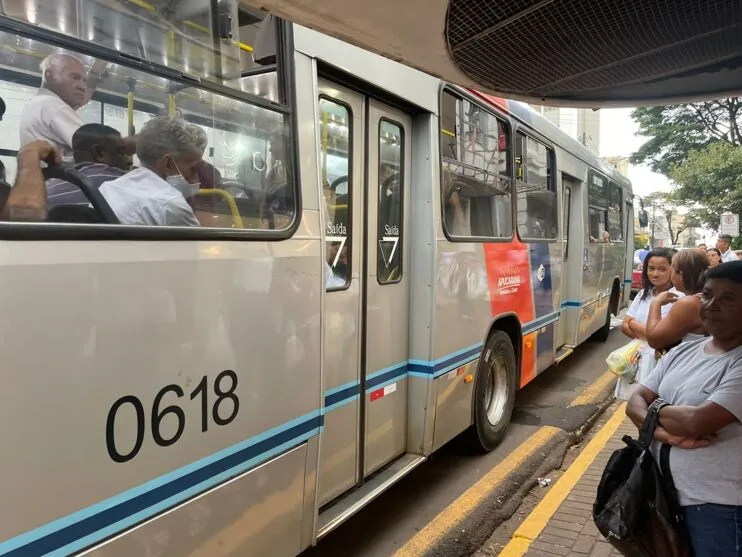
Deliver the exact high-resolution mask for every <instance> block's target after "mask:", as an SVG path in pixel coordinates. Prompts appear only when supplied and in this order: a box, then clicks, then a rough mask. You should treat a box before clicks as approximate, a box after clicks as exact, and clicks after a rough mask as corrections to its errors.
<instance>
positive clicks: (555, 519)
mask: <svg viewBox="0 0 742 557" xmlns="http://www.w3.org/2000/svg"><path fill="white" fill-rule="evenodd" d="M627 434H628V435H632V436H636V428H635V427H634V426H633V424H632V423H631V422H630V421H629V420H628V419H627V418H626V417H625V405H623V404H622V405H621V406H619V407H618V409H617V410H616V411H615V412H614V413H613V415H612V416H610V418H609V419H608V421H607V422H606V423H605V425H604V426H603V427H602V428H601V429H600V430H599V431H598V432H597V433H596V434H595V436H594V437H593V438H592V439H591V440H590V442H589V443H588V444H587V445H586V446H585V447H584V448H583V449H582V451H581V452H580V454H579V455H578V456H577V458H576V459H575V460H574V462H573V463H572V464H571V465H570V467H569V468H568V469H567V471H566V472H565V473H564V474H563V475H562V476H561V477H560V478H559V480H558V481H557V482H556V483H555V484H554V485H553V486H552V487H551V489H550V491H549V493H547V494H546V496H545V497H544V498H543V499H542V500H541V502H540V503H539V504H538V505H537V506H536V508H534V509H533V511H532V512H531V514H530V515H528V517H527V518H526V519H525V520H524V521H523V523H522V524H521V525H520V526H519V527H518V529H517V530H516V531H515V533H514V534H513V537H512V538H511V540H510V542H509V543H508V544H507V545H506V546H505V547H504V548H503V550H502V551H501V552H500V554H499V557H521V556H523V555H525V556H526V557H554V556H555V555H560V556H565V557H610V556H614V555H617V556H620V555H621V554H620V553H619V552H618V551H616V550H614V549H613V548H612V547H611V546H610V545H609V544H608V542H606V541H605V540H604V539H603V537H602V536H601V535H600V534H599V533H598V530H597V528H596V527H595V524H594V523H593V519H592V508H593V502H594V501H595V492H596V490H597V489H598V483H600V477H601V475H602V473H603V469H604V468H605V465H606V464H607V462H608V458H609V457H610V455H611V453H613V451H615V450H616V449H620V448H621V447H624V446H625V445H624V443H623V442H622V441H621V437H623V436H624V435H627Z"/></svg>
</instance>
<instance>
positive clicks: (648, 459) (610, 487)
mask: <svg viewBox="0 0 742 557" xmlns="http://www.w3.org/2000/svg"><path fill="white" fill-rule="evenodd" d="M666 405H667V403H666V402H664V401H663V400H661V399H657V400H655V401H654V402H653V403H652V405H651V406H650V407H649V410H648V411H647V417H646V418H645V420H644V426H643V427H642V431H641V434H640V435H639V440H638V441H636V440H634V439H632V438H631V437H629V436H628V435H625V436H624V437H623V442H624V443H626V447H624V448H623V449H619V450H617V451H615V452H614V453H613V454H612V455H611V458H610V459H609V460H608V464H607V465H606V467H605V470H604V471H603V476H602V477H601V479H600V485H599V486H598V493H597V497H596V500H595V504H594V505H593V519H594V520H595V525H596V526H597V527H598V530H599V531H600V533H601V534H602V535H603V536H604V537H605V538H606V540H608V542H609V543H610V544H611V545H612V546H613V547H615V548H616V549H618V550H619V551H620V552H621V553H622V554H623V555H630V556H632V557H689V556H690V555H691V554H692V552H691V546H690V541H689V539H688V533H687V531H686V528H685V522H684V520H683V514H682V511H681V509H680V505H679V504H678V498H677V492H676V490H675V484H674V483H673V481H672V475H671V473H670V446H669V445H663V446H662V447H661V449H660V466H658V465H657V462H656V461H655V458H654V456H653V455H652V453H651V452H650V449H649V446H650V444H651V442H652V437H653V436H654V430H655V428H656V427H657V420H658V414H659V411H660V409H661V408H662V407H663V406H666ZM660 467H661V470H662V471H660Z"/></svg>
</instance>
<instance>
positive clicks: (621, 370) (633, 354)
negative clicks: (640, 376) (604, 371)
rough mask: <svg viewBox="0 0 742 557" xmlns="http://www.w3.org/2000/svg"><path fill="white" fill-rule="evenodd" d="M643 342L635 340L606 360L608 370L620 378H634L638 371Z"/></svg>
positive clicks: (609, 355)
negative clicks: (626, 376)
mask: <svg viewBox="0 0 742 557" xmlns="http://www.w3.org/2000/svg"><path fill="white" fill-rule="evenodd" d="M641 347H642V341H641V340H638V339H635V340H632V341H631V342H630V343H628V344H626V345H624V346H622V347H621V348H617V349H616V350H614V351H613V352H611V353H610V354H608V357H607V358H606V359H605V361H606V363H607V364H608V369H610V370H611V371H612V372H613V373H615V374H616V375H619V376H624V375H630V376H631V379H633V378H634V376H635V375H636V372H637V370H638V364H639V359H640V350H641Z"/></svg>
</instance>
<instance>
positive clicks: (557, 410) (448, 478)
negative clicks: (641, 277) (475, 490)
mask: <svg viewBox="0 0 742 557" xmlns="http://www.w3.org/2000/svg"><path fill="white" fill-rule="evenodd" d="M617 322H618V321H617V319H614V325H615V324H616V323H617ZM624 342H626V339H625V338H624V337H623V336H622V335H621V334H620V332H618V331H617V330H616V329H615V328H614V330H613V331H612V332H611V335H610V337H609V339H608V341H607V342H606V343H598V342H587V343H585V344H584V345H582V346H580V347H579V348H578V349H577V350H575V353H574V354H572V355H571V356H570V357H568V358H567V359H566V360H564V361H563V362H562V363H561V364H560V365H559V366H557V367H554V368H551V369H548V370H546V371H545V372H544V373H542V374H541V375H539V376H538V377H537V378H536V379H535V380H534V381H533V382H532V383H531V384H529V385H528V386H526V387H525V388H524V389H523V390H521V391H520V392H519V393H518V396H517V398H516V409H515V412H514V415H513V421H512V423H511V425H510V428H509V431H508V435H507V436H506V438H505V439H504V441H503V442H502V444H501V445H500V446H499V447H498V448H497V449H495V450H494V451H492V452H491V453H489V454H487V455H484V456H481V455H472V454H470V453H467V452H466V450H465V449H463V448H462V447H461V445H460V444H459V443H457V440H454V441H452V442H451V443H449V444H448V445H446V446H444V447H443V448H442V449H441V450H439V451H438V452H437V453H435V454H434V455H433V456H432V457H431V458H430V459H429V461H428V462H426V463H424V464H423V465H421V466H420V467H418V468H417V469H416V470H415V471H414V472H412V473H411V474H410V475H409V476H407V477H406V478H404V479H403V480H402V481H401V482H400V483H399V484H397V485H395V486H394V487H393V488H392V489H390V490H389V491H387V492H386V493H384V494H383V495H382V496H381V497H379V498H378V499H377V500H376V501H374V502H373V503H372V504H371V505H369V506H368V507H366V508H365V509H363V510H362V511H361V512H359V513H358V514H357V515H356V516H354V517H353V518H351V519H350V520H349V521H348V522H346V523H345V524H343V525H341V526H340V527H339V528H338V529H337V530H336V531H334V532H332V533H331V534H330V535H328V536H327V537H326V538H325V539H323V540H322V541H320V542H319V544H318V545H317V546H316V547H314V548H311V549H309V550H307V551H306V552H304V553H302V556H301V557H334V556H338V557H340V556H342V557H348V556H354V557H385V556H391V555H393V554H394V553H395V552H396V551H397V550H398V549H399V548H400V547H403V546H404V544H405V543H406V542H407V541H408V540H410V539H411V538H412V537H413V536H414V535H415V534H416V533H417V532H418V531H419V530H420V529H421V528H423V527H424V526H425V525H426V524H427V523H428V522H430V521H431V520H432V519H433V518H435V516H436V515H438V514H439V513H440V512H441V511H442V510H443V509H445V508H446V507H447V506H448V505H450V504H451V503H452V502H453V501H454V500H456V498H457V497H459V496H460V495H461V494H462V493H464V492H465V491H466V490H467V489H468V488H469V487H471V486H472V485H473V484H474V483H475V482H477V480H479V479H480V478H481V477H482V476H483V475H484V474H486V473H487V472H488V471H489V470H491V469H492V468H493V467H495V466H497V464H499V463H500V462H502V461H503V459H505V458H506V457H507V456H508V455H509V454H510V453H511V452H512V451H513V450H514V449H516V448H517V447H518V446H519V445H521V443H523V442H524V441H525V440H527V439H528V438H529V437H530V436H531V435H533V434H534V433H535V432H536V431H537V430H539V429H540V428H541V426H555V427H558V428H561V429H564V430H565V431H568V432H572V431H575V430H577V429H578V428H580V427H581V426H582V425H583V424H584V423H585V422H586V421H587V420H588V419H589V418H590V416H592V415H593V414H594V413H595V410H596V408H597V406H595V405H578V406H573V407H569V404H570V402H571V401H573V400H574V399H575V397H576V396H578V395H579V394H580V393H581V392H582V391H584V390H585V389H586V388H587V387H589V386H590V385H591V384H592V383H594V382H595V381H596V380H597V379H598V378H599V377H601V376H602V375H603V374H604V373H605V371H606V365H605V357H606V356H607V355H608V353H609V352H610V351H611V350H614V349H615V348H617V347H618V346H620V345H621V344H623V343H624ZM542 456H543V455H542ZM542 463H543V458H542V459H541V460H539V461H538V462H533V463H532V464H530V465H529V463H528V462H526V463H524V467H525V468H526V470H522V471H523V472H527V471H528V470H527V469H528V468H529V466H531V468H532V471H533V472H535V471H536V469H537V468H538V467H539V465H540V464H542ZM455 535H456V532H452V533H451V534H450V536H455ZM488 535H489V532H479V536H478V537H483V538H484V539H486V537H487V536H488ZM448 542H450V543H453V542H458V540H448ZM474 549H476V548H474ZM463 551H464V553H465V554H466V553H467V551H466V550H463ZM436 553H439V554H444V555H451V554H452V552H451V551H450V550H449V549H447V548H446V547H445V545H444V546H442V547H441V550H440V551H437V552H436Z"/></svg>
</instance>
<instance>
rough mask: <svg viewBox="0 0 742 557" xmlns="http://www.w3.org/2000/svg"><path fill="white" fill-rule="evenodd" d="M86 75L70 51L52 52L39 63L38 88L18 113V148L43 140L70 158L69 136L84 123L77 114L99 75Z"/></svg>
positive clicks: (83, 68)
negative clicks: (19, 145)
mask: <svg viewBox="0 0 742 557" xmlns="http://www.w3.org/2000/svg"><path fill="white" fill-rule="evenodd" d="M88 77H89V74H88V71H87V70H86V69H85V66H84V65H83V63H82V62H80V60H78V59H77V58H75V57H74V56H70V55H69V54H52V55H50V56H47V57H46V58H45V59H44V61H43V62H41V88H40V89H39V92H38V93H37V94H36V96H35V97H34V98H32V99H31V100H30V101H29V102H28V103H27V104H26V106H25V107H24V108H23V112H22V113H21V125H20V135H21V147H23V146H24V145H28V144H29V143H31V142H33V141H38V140H43V141H47V142H49V143H51V144H52V145H53V146H55V147H57V148H58V149H59V150H60V151H62V158H63V159H64V160H65V161H71V160H72V136H73V135H74V133H75V132H76V131H77V129H78V128H79V127H80V126H82V124H83V122H82V120H81V119H80V116H79V115H78V114H77V112H76V111H77V109H79V108H81V107H82V106H84V105H85V104H87V102H88V101H89V100H90V97H91V96H92V92H93V89H94V88H95V87H94V86H95V83H97V81H98V80H99V79H100V75H97V74H94V73H91V74H90V79H88Z"/></svg>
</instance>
